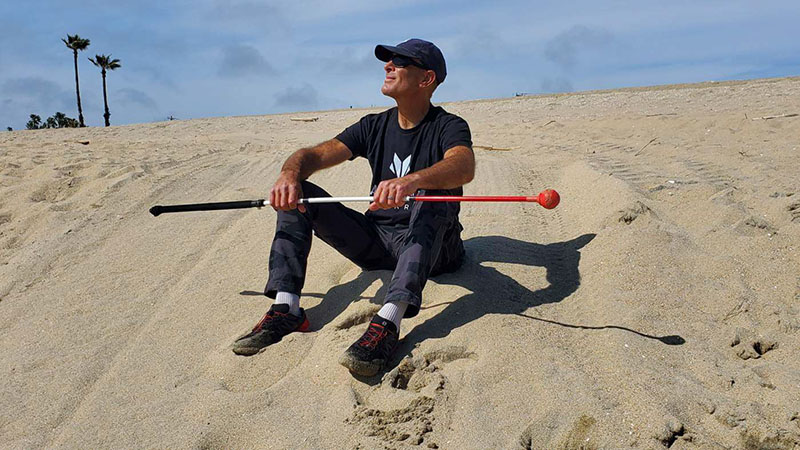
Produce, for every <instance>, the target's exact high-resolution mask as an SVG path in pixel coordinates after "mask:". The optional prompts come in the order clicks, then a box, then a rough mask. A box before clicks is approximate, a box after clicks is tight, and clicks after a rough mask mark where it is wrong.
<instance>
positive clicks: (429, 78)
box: [420, 70, 436, 87]
mask: <svg viewBox="0 0 800 450" xmlns="http://www.w3.org/2000/svg"><path fill="white" fill-rule="evenodd" d="M435 83H436V72H434V71H432V70H426V71H425V78H423V79H422V82H420V86H421V87H428V86H432V85H433V84H435Z"/></svg>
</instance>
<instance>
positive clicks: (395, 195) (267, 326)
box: [233, 39, 475, 376]
mask: <svg viewBox="0 0 800 450" xmlns="http://www.w3.org/2000/svg"><path fill="white" fill-rule="evenodd" d="M375 56H377V57H378V59H380V60H381V61H384V62H385V63H386V64H385V65H384V70H385V72H386V78H385V79H384V82H383V86H382V87H381V92H382V93H383V94H384V95H387V96H389V97H392V98H393V99H395V101H396V102H397V107H395V108H392V109H389V110H387V111H384V112H382V113H380V114H369V115H367V116H365V117H363V118H362V119H361V120H360V121H359V122H357V123H355V124H353V125H351V126H350V127H348V128H347V129H345V130H344V131H343V132H342V133H340V134H339V135H338V136H336V138H335V139H331V140H329V141H327V142H323V143H321V144H319V145H317V146H315V147H312V148H304V149H300V150H298V151H297V152H295V153H294V154H292V155H291V156H290V157H289V158H288V159H287V160H286V162H285V163H284V165H283V168H282V169H281V173H280V175H279V176H278V180H277V181H276V182H275V185H274V186H273V187H272V190H271V191H270V198H269V200H270V205H272V206H273V208H275V209H276V210H277V211H278V223H277V228H276V232H275V239H274V241H273V243H272V249H271V251H270V257H269V281H268V282H267V286H266V288H265V290H264V293H265V295H266V296H267V297H270V298H274V299H275V303H274V304H273V305H272V306H271V307H270V310H269V311H268V312H267V313H266V315H265V316H264V318H263V319H262V320H261V321H260V322H259V323H258V324H257V325H256V326H255V328H253V330H252V331H251V332H250V333H248V334H246V335H244V336H242V337H241V338H239V339H238V340H237V341H236V342H235V343H234V346H233V351H234V352H235V353H237V354H241V355H252V354H255V353H258V352H259V351H260V350H262V349H263V348H264V347H266V346H268V345H271V344H274V343H276V342H278V341H280V340H281V339H282V338H283V336H285V335H287V334H289V333H291V332H294V331H306V330H308V328H309V322H308V319H307V318H306V314H305V311H304V310H303V309H302V308H300V302H299V296H300V291H301V290H302V287H303V283H304V279H305V272H306V262H307V259H308V252H309V250H310V248H311V239H312V231H313V232H314V233H315V234H316V235H317V236H318V237H319V238H320V239H322V240H323V241H325V242H326V243H328V244H329V245H331V246H332V247H334V248H335V249H336V250H337V251H339V252H340V253H341V254H342V255H344V256H345V257H347V258H348V259H350V260H351V261H353V262H354V263H355V264H357V265H358V266H360V267H361V268H362V269H364V270H377V269H388V270H394V274H393V275H392V279H391V281H390V283H389V285H388V289H387V294H386V297H385V298H384V304H383V307H382V308H381V309H380V311H378V314H377V315H376V316H375V317H374V318H373V320H372V321H371V323H370V324H369V326H368V327H367V331H366V332H365V333H364V335H363V336H362V337H361V338H360V339H359V340H358V341H356V342H355V343H354V344H353V345H351V346H350V348H348V349H347V351H346V352H345V353H344V354H343V355H342V357H341V358H340V360H339V362H340V363H341V364H342V365H344V366H345V367H347V368H348V369H350V371H351V372H353V373H356V374H359V375H364V376H372V375H375V374H376V373H377V372H378V371H380V370H381V369H382V368H383V367H384V365H385V364H386V363H387V362H389V361H390V359H391V357H392V355H393V353H394V351H395V349H396V347H397V342H398V334H399V330H400V321H401V320H402V319H403V318H404V317H414V316H415V315H416V314H417V313H418V312H419V307H420V304H421V302H422V289H423V287H424V286H425V282H426V281H427V280H428V276H430V275H435V274H438V273H444V272H449V271H453V270H455V269H457V268H458V267H459V266H460V265H461V262H462V259H463V257H464V247H463V244H462V242H461V236H460V234H461V229H462V228H461V225H460V224H459V222H458V211H459V205H458V203H444V202H439V203H431V202H416V203H414V202H411V203H406V202H405V201H404V199H405V197H406V196H409V195H413V194H415V193H423V192H424V193H428V194H444V195H448V194H449V195H461V194H462V189H461V186H462V185H464V184H466V183H468V182H470V181H471V180H472V177H473V175H474V172H475V158H474V155H473V153H472V141H471V136H470V132H469V127H468V125H467V123H466V122H465V121H464V120H463V119H461V118H459V117H458V116H455V115H453V114H449V113H447V112H446V111H444V110H443V109H442V108H440V107H435V106H433V105H431V102H430V100H431V96H432V95H433V92H434V90H435V89H436V88H437V86H438V85H439V84H441V83H442V82H443V81H444V79H445V76H446V75H447V69H446V66H445V61H444V57H443V56H442V53H441V51H440V50H439V49H438V48H437V47H436V46H435V45H434V44H432V43H430V42H427V41H423V40H420V39H410V40H408V41H405V42H403V43H401V44H399V45H397V46H388V45H378V46H377V47H375ZM359 156H361V157H364V158H367V159H368V160H369V163H370V166H371V168H372V174H373V175H372V195H373V201H372V203H370V205H369V210H368V211H367V212H366V214H361V213H359V212H356V211H353V210H351V209H349V208H347V207H345V206H343V205H341V204H336V203H334V204H314V205H303V204H298V200H299V199H300V198H304V197H322V196H329V195H328V193H327V192H325V191H324V190H322V189H321V188H320V187H318V186H316V185H314V184H312V183H309V182H308V181H305V180H306V179H307V178H308V177H309V176H310V175H311V174H312V173H314V172H316V171H318V170H322V169H325V168H328V167H331V166H334V165H336V164H339V163H342V162H344V161H346V160H353V159H355V158H356V157H359Z"/></svg>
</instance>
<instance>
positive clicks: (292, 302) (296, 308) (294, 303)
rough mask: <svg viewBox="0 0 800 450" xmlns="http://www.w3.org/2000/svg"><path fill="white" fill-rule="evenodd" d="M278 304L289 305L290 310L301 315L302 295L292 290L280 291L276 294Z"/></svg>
mask: <svg viewBox="0 0 800 450" xmlns="http://www.w3.org/2000/svg"><path fill="white" fill-rule="evenodd" d="M275 304H276V305H289V312H290V313H291V314H294V315H295V316H297V317H300V296H299V295H295V294H292V293H291V292H278V294H277V295H276V296H275Z"/></svg>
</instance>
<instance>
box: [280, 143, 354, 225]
mask: <svg viewBox="0 0 800 450" xmlns="http://www.w3.org/2000/svg"><path fill="white" fill-rule="evenodd" d="M352 156H353V153H352V152H350V149H348V148H347V146H346V145H344V144H343V143H342V142H341V141H339V140H337V139H331V140H329V141H325V142H323V143H321V144H318V145H315V146H314V147H309V148H301V149H300V150H298V151H296V152H294V153H292V156H290V157H289V158H288V159H287V160H286V162H285V163H283V168H281V173H280V175H278V180H277V181H276V182H275V184H274V185H273V186H272V189H270V191H269V204H270V206H272V207H273V208H274V209H275V210H282V211H288V210H290V209H295V208H298V209H300V211H302V212H305V206H303V205H302V204H301V205H299V206H298V205H297V201H298V200H299V199H301V198H302V197H303V190H302V189H301V187H300V182H301V181H303V180H305V179H307V178H308V177H310V176H311V175H312V174H313V173H314V172H317V171H319V170H322V169H327V168H328V167H332V166H335V165H337V164H340V163H342V162H344V161H347V160H348V159H350V158H351V157H352Z"/></svg>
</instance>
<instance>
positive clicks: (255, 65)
mask: <svg viewBox="0 0 800 450" xmlns="http://www.w3.org/2000/svg"><path fill="white" fill-rule="evenodd" d="M274 72H275V70H274V69H273V68H272V66H271V65H270V64H269V63H268V62H267V60H266V59H265V58H264V56H263V55H262V54H261V52H259V51H258V49H256V48H255V47H253V46H252V45H245V44H236V45H229V46H227V47H225V48H224V49H223V54H222V61H221V63H220V66H219V71H218V73H219V75H220V76H223V77H228V78H238V77H244V76H249V75H265V74H272V73H274Z"/></svg>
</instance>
